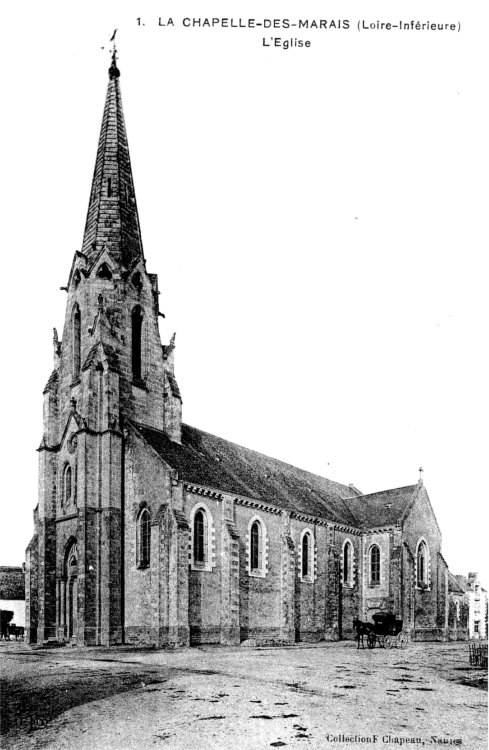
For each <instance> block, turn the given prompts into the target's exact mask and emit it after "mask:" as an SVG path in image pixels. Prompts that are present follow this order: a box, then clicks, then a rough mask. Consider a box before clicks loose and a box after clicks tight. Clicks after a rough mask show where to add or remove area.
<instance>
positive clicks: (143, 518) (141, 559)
mask: <svg viewBox="0 0 489 750" xmlns="http://www.w3.org/2000/svg"><path fill="white" fill-rule="evenodd" d="M150 521H151V518H150V514H149V510H148V509H147V508H143V509H142V511H141V513H140V514H139V518H138V554H137V561H138V567H139V568H147V567H148V565H149V561H150V546H151V523H150Z"/></svg>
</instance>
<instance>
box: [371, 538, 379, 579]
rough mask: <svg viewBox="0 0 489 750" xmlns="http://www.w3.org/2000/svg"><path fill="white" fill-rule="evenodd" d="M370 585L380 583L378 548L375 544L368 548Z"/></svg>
mask: <svg viewBox="0 0 489 750" xmlns="http://www.w3.org/2000/svg"><path fill="white" fill-rule="evenodd" d="M369 580H370V585H371V586H379V585H380V549H379V547H378V546H377V545H376V544H373V545H372V547H371V548H370V577H369Z"/></svg>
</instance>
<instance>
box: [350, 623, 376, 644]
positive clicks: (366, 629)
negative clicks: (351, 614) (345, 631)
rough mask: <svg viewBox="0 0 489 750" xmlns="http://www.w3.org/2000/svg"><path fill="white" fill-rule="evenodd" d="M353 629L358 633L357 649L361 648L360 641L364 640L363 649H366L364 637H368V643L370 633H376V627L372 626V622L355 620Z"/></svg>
mask: <svg viewBox="0 0 489 750" xmlns="http://www.w3.org/2000/svg"><path fill="white" fill-rule="evenodd" d="M353 628H354V630H356V631H357V643H358V646H357V649H359V648H360V639H362V648H365V643H364V640H363V636H364V635H366V636H367V643H368V638H369V635H370V633H375V626H374V625H372V624H371V623H370V622H362V620H359V619H358V618H355V619H354V620H353Z"/></svg>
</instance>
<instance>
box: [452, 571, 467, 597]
mask: <svg viewBox="0 0 489 750" xmlns="http://www.w3.org/2000/svg"><path fill="white" fill-rule="evenodd" d="M448 590H449V591H451V592H453V593H455V594H464V593H465V589H464V587H463V586H462V585H461V584H460V582H459V581H457V579H456V578H455V576H454V575H453V574H452V573H450V571H448Z"/></svg>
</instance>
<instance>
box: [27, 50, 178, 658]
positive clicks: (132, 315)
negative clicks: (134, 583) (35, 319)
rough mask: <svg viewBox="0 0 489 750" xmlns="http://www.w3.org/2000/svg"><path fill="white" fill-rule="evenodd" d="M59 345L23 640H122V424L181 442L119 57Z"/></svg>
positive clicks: (47, 395)
mask: <svg viewBox="0 0 489 750" xmlns="http://www.w3.org/2000/svg"><path fill="white" fill-rule="evenodd" d="M65 289H66V291H67V306H66V315H65V323H64V328H63V336H62V340H59V339H58V335H57V332H56V330H55V332H54V340H53V348H54V370H53V372H52V374H51V376H50V378H49V380H48V382H47V385H46V387H45V389H44V415H43V436H42V441H41V445H40V447H39V449H38V450H39V503H38V507H37V508H36V511H35V534H34V537H33V539H32V541H31V543H30V545H29V547H28V548H27V560H26V562H27V565H26V569H27V574H26V575H27V579H26V582H27V587H26V589H27V590H26V599H27V603H26V610H27V635H28V640H29V641H30V642H31V643H33V642H43V641H46V640H49V639H57V640H72V641H74V642H77V643H84V644H87V645H88V644H91V645H92V644H93V645H96V644H101V645H110V644H113V643H121V642H122V639H123V614H122V612H123V586H124V581H123V564H122V560H123V555H124V543H123V535H124V426H125V423H127V422H128V421H133V422H135V423H138V424H142V425H147V426H149V427H153V428H156V429H158V430H161V431H163V432H165V433H166V434H167V435H168V437H169V438H170V439H171V440H172V441H175V442H177V443H179V442H180V440H181V396H180V392H179V389H178V385H177V382H176V380H175V376H174V369H173V355H174V348H175V337H174V336H173V337H172V340H171V341H170V343H169V344H168V345H164V346H162V344H161V339H160V335H159V329H158V316H159V314H160V313H159V301H158V300H159V291H158V279H157V277H156V275H155V274H150V273H148V272H147V271H146V261H145V258H144V253H143V245H142V240H141V230H140V226H139V217H138V211H137V205H136V196H135V191H134V183H133V177H132V169H131V162H130V157H129V147H128V142H127V136H126V128H125V123H124V115H123V111H122V100H121V92H120V71H119V69H118V67H117V60H116V52H115V50H114V52H113V55H112V63H111V66H110V68H109V83H108V88H107V96H106V100H105V107H104V112H103V118H102V126H101V130H100V138H99V144H98V149H97V157H96V162H95V169H94V174H93V179H92V188H91V192H90V199H89V205H88V212H87V219H86V224H85V232H84V237H83V244H82V249H81V251H79V252H78V251H77V252H76V253H75V256H74V258H73V262H72V266H71V270H70V274H69V278H68V283H67V286H66V287H65Z"/></svg>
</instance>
